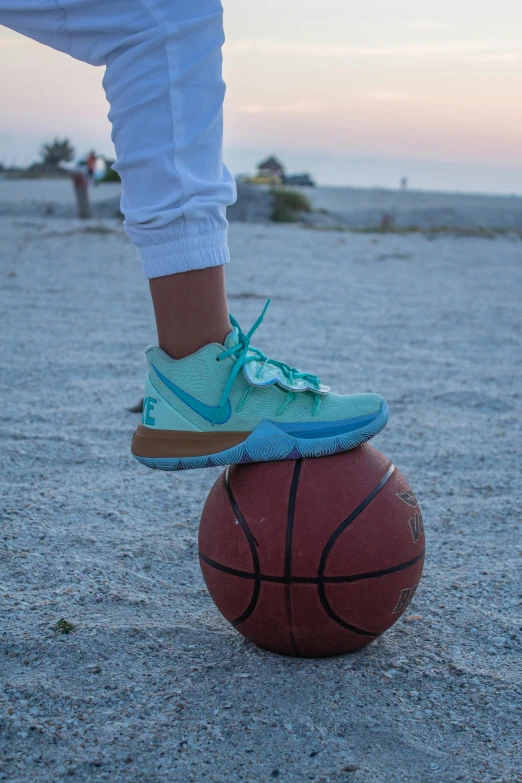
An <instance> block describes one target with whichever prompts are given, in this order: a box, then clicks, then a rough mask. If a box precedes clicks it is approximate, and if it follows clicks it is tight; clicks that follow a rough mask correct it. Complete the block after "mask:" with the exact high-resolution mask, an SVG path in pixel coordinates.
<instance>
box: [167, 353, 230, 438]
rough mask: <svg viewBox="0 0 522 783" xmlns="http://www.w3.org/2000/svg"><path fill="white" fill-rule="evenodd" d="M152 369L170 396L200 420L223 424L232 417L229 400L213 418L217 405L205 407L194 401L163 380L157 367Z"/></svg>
mask: <svg viewBox="0 0 522 783" xmlns="http://www.w3.org/2000/svg"><path fill="white" fill-rule="evenodd" d="M152 367H153V369H154V372H155V373H156V375H157V376H158V378H159V379H160V381H162V382H163V383H164V384H165V386H166V387H167V389H170V391H171V392H172V394H175V395H176V397H178V399H180V400H181V402H184V403H185V405H188V407H189V408H192V410H193V411H194V412H195V413H197V414H198V416H201V418H202V419H205V421H209V422H210V423H211V424H225V422H227V421H228V420H229V419H230V417H231V415H232V406H231V405H230V400H227V404H226V406H225V408H224V410H222V411H221V413H220V414H219V416H218V417H217V418H214V417H215V415H216V411H217V410H218V408H219V405H205V403H204V402H201V401H200V400H198V399H196V397H193V396H192V395H191V394H187V392H186V391H183V389H180V387H179V386H176V384H175V383H172V382H171V381H169V379H168V378H165V376H164V375H163V374H162V373H161V372H160V371H159V370H158V368H157V367H154V365H152Z"/></svg>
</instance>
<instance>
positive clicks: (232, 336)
mask: <svg viewBox="0 0 522 783" xmlns="http://www.w3.org/2000/svg"><path fill="white" fill-rule="evenodd" d="M238 342H239V329H238V328H237V326H233V327H232V329H231V330H230V332H229V333H228V334H227V336H226V337H225V348H227V349H228V348H234V346H236V345H237V344H238Z"/></svg>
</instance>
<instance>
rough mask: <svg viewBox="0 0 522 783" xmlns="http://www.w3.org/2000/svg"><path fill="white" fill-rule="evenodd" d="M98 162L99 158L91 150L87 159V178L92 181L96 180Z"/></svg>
mask: <svg viewBox="0 0 522 783" xmlns="http://www.w3.org/2000/svg"><path fill="white" fill-rule="evenodd" d="M97 162H98V156H97V154H96V153H95V151H94V150H91V151H90V152H89V154H88V155H87V158H86V159H85V163H86V165H87V176H88V177H89V179H90V180H94V175H95V173H96V163H97Z"/></svg>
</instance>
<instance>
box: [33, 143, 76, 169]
mask: <svg viewBox="0 0 522 783" xmlns="http://www.w3.org/2000/svg"><path fill="white" fill-rule="evenodd" d="M40 155H41V156H42V159H43V162H44V163H47V165H49V166H58V165H59V164H60V163H69V161H71V160H72V159H73V158H74V147H73V146H72V144H71V142H70V141H69V139H58V138H55V139H54V140H53V141H51V142H48V143H47V144H42V149H41V151H40Z"/></svg>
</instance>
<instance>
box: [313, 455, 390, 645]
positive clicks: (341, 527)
mask: <svg viewBox="0 0 522 783" xmlns="http://www.w3.org/2000/svg"><path fill="white" fill-rule="evenodd" d="M394 470H395V467H394V466H393V465H390V467H389V468H388V470H387V471H386V473H385V474H384V476H383V477H382V479H381V480H380V481H379V483H378V484H377V486H376V487H374V488H373V489H372V491H371V492H370V494H369V495H368V496H367V497H366V498H365V499H364V500H363V501H362V503H359V505H358V506H357V508H356V509H355V510H354V511H352V513H351V514H350V516H348V517H346V519H345V520H344V522H341V524H340V525H339V527H338V528H337V530H335V531H334V532H333V533H332V535H331V536H330V538H329V539H328V542H327V544H326V546H325V548H324V549H323V551H322V554H321V560H320V562H319V570H318V573H317V576H318V577H319V578H320V581H319V584H318V585H317V592H318V593H319V600H320V601H321V605H322V607H323V609H324V611H325V612H326V614H327V615H328V617H330V618H331V619H332V620H333V621H334V622H336V623H337V624H338V625H340V626H341V627H342V628H346V630H347V631H351V632H352V633H357V634H359V635H360V636H378V635H379V634H378V633H374V632H372V631H366V630H364V629H363V628H357V627H356V626H355V625H350V624H349V623H346V622H345V621H344V620H342V619H341V618H340V617H339V616H338V615H337V614H336V613H335V612H334V610H333V609H332V607H331V606H330V604H329V602H328V598H327V597H326V590H325V589H324V581H323V577H324V569H325V568H326V559H327V557H328V555H329V554H330V550H331V549H332V547H333V545H334V544H335V542H336V541H337V539H338V538H339V536H340V535H341V533H343V532H344V531H345V530H346V528H347V527H348V525H351V524H352V522H353V521H354V520H355V519H357V517H358V516H359V514H360V513H361V512H362V511H364V509H365V508H366V506H367V505H368V504H369V503H371V502H372V500H373V499H374V497H375V496H376V495H377V494H378V493H379V492H380V491H381V489H382V488H383V487H384V485H385V484H386V482H387V481H388V480H389V479H390V478H391V476H392V475H393V472H394Z"/></svg>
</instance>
